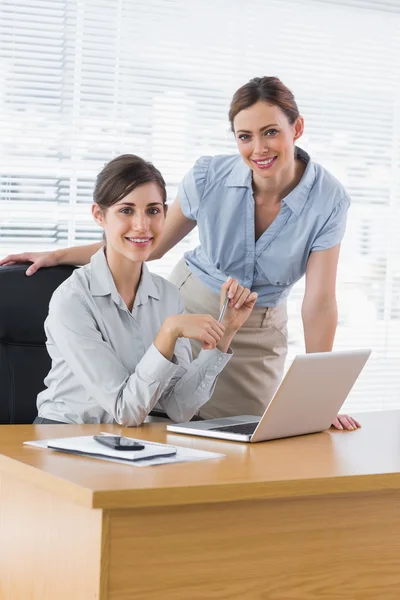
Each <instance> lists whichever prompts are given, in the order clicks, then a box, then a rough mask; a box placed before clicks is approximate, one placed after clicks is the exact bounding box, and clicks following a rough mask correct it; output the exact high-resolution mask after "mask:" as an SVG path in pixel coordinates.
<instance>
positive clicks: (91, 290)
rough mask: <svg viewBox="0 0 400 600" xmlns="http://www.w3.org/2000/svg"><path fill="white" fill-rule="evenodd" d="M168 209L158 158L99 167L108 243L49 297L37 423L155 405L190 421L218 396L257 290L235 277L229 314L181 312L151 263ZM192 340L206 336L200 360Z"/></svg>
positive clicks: (98, 212) (109, 415) (122, 159)
mask: <svg viewBox="0 0 400 600" xmlns="http://www.w3.org/2000/svg"><path fill="white" fill-rule="evenodd" d="M166 212H167V205H166V189H165V182H164V180H163V178H162V176H161V174H160V172H159V171H158V170H157V169H156V168H155V167H154V166H153V165H152V164H151V163H148V162H146V161H144V160H143V159H141V158H139V157H138V156H134V155H130V154H128V155H123V156H119V157H118V158H115V159H114V160H112V161H111V162H109V163H108V164H107V165H106V166H105V167H104V169H103V170H102V171H101V173H100V174H99V175H98V177H97V181H96V186H95V190H94V204H93V206H92V213H93V217H94V219H95V221H96V223H98V224H99V225H100V227H102V228H103V230H104V235H105V240H106V242H105V247H104V248H101V249H100V250H99V251H98V252H97V253H96V254H95V255H94V256H93V257H92V259H91V262H90V264H88V265H86V266H85V267H82V268H81V269H77V270H76V271H75V272H74V273H73V274H72V276H71V277H70V278H69V279H67V280H66V281H65V282H64V283H63V284H62V285H61V286H60V287H59V288H58V289H57V290H56V291H55V292H54V294H53V297H52V299H51V302H50V307H49V315H48V317H47V319H46V323H45V330H46V335H47V349H48V352H49V354H50V357H51V359H52V366H51V370H50V373H49V374H48V376H47V378H46V379H45V385H46V386H47V389H45V390H44V391H43V392H41V393H40V394H39V396H38V399H37V405H38V417H37V418H36V419H35V421H34V422H35V423H38V424H41V423H54V422H56V423H112V422H114V421H115V422H117V423H119V424H120V425H124V426H128V425H136V426H138V425H140V424H141V423H143V421H144V420H145V418H146V417H147V415H148V414H149V413H150V412H151V411H152V410H153V408H154V407H155V406H156V405H157V408H159V410H161V411H164V412H165V413H166V414H167V415H168V417H170V418H171V419H172V420H173V421H186V420H190V419H191V418H192V417H193V416H194V415H196V413H197V412H198V410H199V409H200V407H201V406H202V405H203V404H204V403H205V402H207V401H208V400H209V399H210V397H211V395H212V393H213V390H214V386H215V381H216V378H217V376H218V374H219V373H220V371H221V370H222V369H223V368H224V366H225V365H226V364H227V362H228V361H229V359H230V355H231V351H230V350H229V345H230V342H231V340H232V337H233V336H234V334H235V332H236V331H237V330H238V329H239V328H240V327H241V325H243V323H244V322H245V321H246V319H247V318H248V316H249V315H250V313H251V311H252V309H253V307H254V304H255V302H256V299H257V294H256V293H250V291H249V290H248V289H246V288H243V287H242V286H240V285H238V282H237V281H236V280H234V279H231V278H229V279H228V280H227V281H226V282H225V283H224V284H223V286H222V291H221V299H222V300H223V299H225V297H226V294H228V295H229V296H230V297H231V300H230V302H229V306H228V309H227V311H226V313H225V317H224V319H223V321H222V323H219V322H218V321H217V320H216V319H214V318H213V317H211V316H210V315H206V314H204V315H200V314H196V315H195V314H191V315H187V314H183V305H182V302H181V300H180V297H179V292H178V290H177V288H176V287H175V286H174V285H173V284H172V283H170V282H168V281H166V280H165V279H163V278H162V277H160V276H158V275H153V274H152V273H150V272H149V271H148V269H147V267H146V265H145V264H144V261H145V260H146V259H147V258H148V256H149V255H150V254H151V252H153V250H154V248H155V247H156V245H157V243H158V241H159V239H160V237H161V234H162V232H163V228H164V221H165V216H166ZM189 339H196V340H200V341H201V342H202V343H203V350H202V351H201V352H200V354H199V356H198V358H197V359H196V360H194V361H193V362H192V355H191V348H190V342H189Z"/></svg>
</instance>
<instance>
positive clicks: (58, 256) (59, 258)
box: [53, 248, 65, 265]
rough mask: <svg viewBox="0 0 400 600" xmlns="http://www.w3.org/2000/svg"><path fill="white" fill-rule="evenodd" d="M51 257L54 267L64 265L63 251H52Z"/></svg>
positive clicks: (61, 249) (62, 249)
mask: <svg viewBox="0 0 400 600" xmlns="http://www.w3.org/2000/svg"><path fill="white" fill-rule="evenodd" d="M53 257H54V263H55V264H56V265H62V264H64V257H65V249H64V248H60V249H59V250H53Z"/></svg>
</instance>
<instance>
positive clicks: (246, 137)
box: [238, 133, 250, 142]
mask: <svg viewBox="0 0 400 600" xmlns="http://www.w3.org/2000/svg"><path fill="white" fill-rule="evenodd" d="M238 139H239V140H241V141H242V142H247V141H248V140H249V139H250V136H249V135H247V133H241V134H240V135H238Z"/></svg>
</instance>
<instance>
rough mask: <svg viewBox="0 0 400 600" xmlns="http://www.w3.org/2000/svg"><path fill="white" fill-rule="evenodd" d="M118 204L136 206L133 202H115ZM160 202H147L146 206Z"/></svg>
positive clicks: (160, 203) (156, 204) (157, 204)
mask: <svg viewBox="0 0 400 600" xmlns="http://www.w3.org/2000/svg"><path fill="white" fill-rule="evenodd" d="M117 204H118V206H136V204H135V203H134V202H117ZM162 205H163V203H162V202H149V204H146V206H162Z"/></svg>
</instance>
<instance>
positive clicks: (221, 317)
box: [218, 294, 229, 323]
mask: <svg viewBox="0 0 400 600" xmlns="http://www.w3.org/2000/svg"><path fill="white" fill-rule="evenodd" d="M228 302H229V296H228V294H226V296H225V300H224V303H223V305H222V308H221V312H220V313H219V317H218V323H221V321H222V319H223V318H224V316H225V313H226V309H227V308H228Z"/></svg>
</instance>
